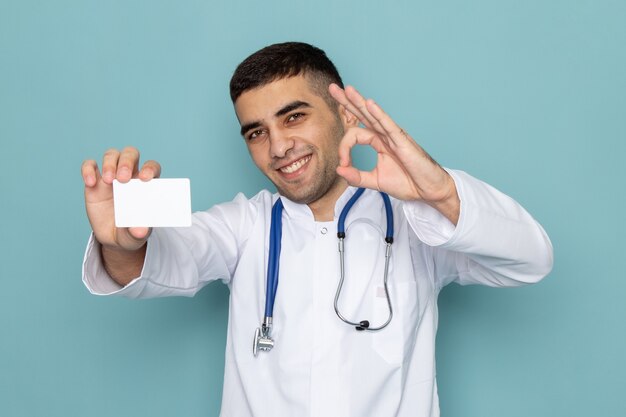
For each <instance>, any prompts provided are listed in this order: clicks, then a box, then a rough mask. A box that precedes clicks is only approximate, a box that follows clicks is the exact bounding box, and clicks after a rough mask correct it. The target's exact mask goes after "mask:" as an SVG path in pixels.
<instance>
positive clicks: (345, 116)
mask: <svg viewBox="0 0 626 417" xmlns="http://www.w3.org/2000/svg"><path fill="white" fill-rule="evenodd" d="M339 117H340V118H341V121H342V123H343V126H344V127H345V128H348V127H355V126H358V125H359V119H358V117H356V116H355V115H354V114H352V113H351V112H350V111H349V110H348V109H346V107H345V106H344V105H343V104H339Z"/></svg>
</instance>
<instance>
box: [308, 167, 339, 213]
mask: <svg viewBox="0 0 626 417" xmlns="http://www.w3.org/2000/svg"><path fill="white" fill-rule="evenodd" d="M346 188H348V183H347V182H346V180H344V179H343V178H342V177H338V178H337V181H336V182H335V183H334V184H333V185H332V187H331V188H330V189H329V190H328V191H327V192H326V194H324V195H323V196H322V197H321V198H319V199H317V200H315V201H313V202H312V203H309V204H308V206H309V208H310V209H311V211H312V212H313V217H314V218H315V221H317V222H329V221H332V220H333V219H334V218H335V203H337V199H339V197H340V196H341V194H343V192H344V191H345V190H346Z"/></svg>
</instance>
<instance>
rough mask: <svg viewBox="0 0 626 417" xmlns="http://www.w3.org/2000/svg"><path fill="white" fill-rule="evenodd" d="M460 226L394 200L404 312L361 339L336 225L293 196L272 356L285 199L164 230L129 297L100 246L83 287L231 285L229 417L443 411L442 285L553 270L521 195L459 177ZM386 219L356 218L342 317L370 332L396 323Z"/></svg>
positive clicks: (188, 292) (180, 291) (242, 203)
mask: <svg viewBox="0 0 626 417" xmlns="http://www.w3.org/2000/svg"><path fill="white" fill-rule="evenodd" d="M450 173H451V174H452V176H453V178H454V180H455V183H456V186H457V190H458V193H459V196H460V199H461V214H460V218H459V221H458V224H457V226H456V227H454V225H452V224H451V223H450V222H449V221H448V220H447V219H446V218H445V217H443V216H442V215H441V214H440V213H439V212H437V211H436V210H434V209H433V208H431V207H430V206H428V205H426V204H424V203H420V202H405V201H400V200H394V199H392V205H393V211H394V217H395V218H394V228H395V236H394V244H393V247H392V257H391V266H390V272H389V291H390V295H391V299H392V304H393V309H394V316H393V320H392V321H391V323H390V325H389V326H388V327H387V328H385V329H383V330H381V331H379V332H357V331H356V330H355V329H354V328H353V327H350V326H348V325H346V324H345V323H343V322H341V321H340V320H339V319H338V318H337V316H336V315H335V312H334V309H333V302H334V297H335V291H336V288H337V283H338V280H339V256H338V251H337V236H336V234H337V233H336V232H337V218H338V217H339V213H340V212H341V209H342V208H343V207H344V205H345V203H346V202H347V200H348V199H349V198H350V197H351V196H352V194H353V193H354V192H355V188H348V189H347V190H346V192H345V193H344V194H343V195H342V196H341V197H340V198H339V200H338V201H337V204H336V208H335V220H334V221H332V222H315V221H314V219H313V215H312V213H311V211H310V209H309V208H308V206H306V205H300V204H296V203H293V202H291V201H289V200H287V199H286V198H284V197H283V204H284V211H283V236H282V253H281V258H280V280H279V286H278V292H277V296H276V302H275V307H274V327H273V329H272V336H273V338H274V340H275V347H274V349H273V350H272V351H270V352H260V353H259V355H258V356H257V357H256V358H255V357H254V356H253V354H252V339H253V335H254V330H255V329H256V328H257V327H259V326H260V324H261V322H262V320H263V314H264V307H265V282H266V268H267V260H268V252H269V250H268V248H269V237H268V236H269V231H270V217H271V208H272V204H273V202H274V201H275V200H276V198H278V196H277V195H272V194H271V193H270V192H268V191H262V192H260V193H259V194H257V195H256V196H255V197H253V198H252V199H249V200H248V199H246V198H245V197H244V196H243V195H241V194H240V195H238V196H237V197H236V198H235V199H234V200H233V201H232V202H229V203H225V204H220V205H217V206H215V207H213V208H211V209H210V210H208V211H205V212H199V213H195V214H194V219H193V226H192V227H191V228H180V229H179V228H176V229H174V228H172V229H167V228H164V229H155V230H153V233H152V235H151V236H150V238H149V240H148V248H147V255H146V261H145V265H144V268H143V271H142V274H141V276H140V277H138V278H137V279H135V280H133V281H132V282H131V283H130V284H128V285H127V286H126V287H125V288H120V287H119V286H118V285H117V284H115V283H114V282H113V281H112V280H111V278H109V277H108V275H107V274H106V271H105V270H104V268H103V266H102V263H101V259H100V255H99V254H100V251H99V248H98V244H97V242H95V240H94V239H91V241H90V243H89V245H88V248H87V251H86V254H85V261H84V265H83V280H84V282H85V284H86V285H87V287H88V288H89V290H90V291H91V292H92V293H94V294H119V295H124V296H127V297H133V298H134V297H136V298H139V297H142V298H143V297H161V296H169V295H184V296H192V295H194V294H195V293H196V292H197V291H198V290H200V289H201V288H202V287H203V286H204V285H206V284H207V283H209V282H211V281H214V280H216V279H220V280H222V281H223V282H225V283H226V284H227V285H228V286H229V288H230V316H229V323H228V336H227V343H226V363H225V375H224V392H223V397H222V412H221V415H222V416H225V417H230V416H237V417H239V416H255V417H266V416H267V417H270V416H271V417H276V416H281V417H282V416H311V417H318V416H319V417H335V416H342V417H347V416H358V417H361V416H385V417H388V416H407V417H408V416H411V417H416V416H417V417H434V416H439V404H438V397H437V387H436V378H435V335H436V331H437V296H438V294H439V291H440V290H441V288H442V287H443V286H444V285H447V284H448V283H450V282H458V283H460V284H483V285H489V286H507V287H510V286H518V285H522V284H527V283H534V282H537V281H539V280H540V279H541V278H542V277H544V276H545V275H546V274H547V273H548V272H549V271H550V270H551V268H552V247H551V244H550V241H549V239H548V237H547V236H546V234H545V232H544V230H543V229H542V228H541V226H540V225H539V224H538V223H537V222H535V220H533V218H532V217H531V216H530V215H529V214H528V213H527V212H526V211H525V210H524V209H523V208H522V207H521V206H520V205H519V204H517V203H516V202H515V201H514V200H512V199H511V198H509V197H508V196H506V195H504V194H502V193H500V192H499V191H497V190H495V189H494V188H492V187H491V186H489V185H487V184H485V183H483V182H481V181H479V180H477V179H475V178H472V177H471V176H469V175H467V174H466V173H463V172H460V171H450ZM385 221H386V220H385V210H384V207H383V201H382V199H381V198H380V196H379V194H378V193H377V192H375V191H372V190H366V192H365V193H364V194H363V196H361V198H360V199H359V200H358V201H357V203H356V204H355V205H354V207H353V208H352V210H351V211H350V214H349V215H348V218H347V220H346V243H345V247H346V249H345V250H346V282H345V284H344V288H343V291H342V296H341V300H340V308H341V312H342V314H344V315H345V316H348V318H350V319H353V320H352V321H360V320H363V319H368V320H369V321H370V322H371V323H372V326H374V325H376V324H379V323H380V322H382V321H384V320H385V319H386V317H387V302H386V299H385V296H384V291H383V290H382V285H383V281H382V280H383V269H384V254H385V252H384V250H385V246H384V242H383V238H384V233H385V227H386V226H385V225H386V223H385Z"/></svg>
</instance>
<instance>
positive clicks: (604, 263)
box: [0, 0, 626, 417]
mask: <svg viewBox="0 0 626 417" xmlns="http://www.w3.org/2000/svg"><path fill="white" fill-rule="evenodd" d="M625 22H626V2H624V1H623V0H622V1H610V0H593V1H591V0H579V1H564V0H552V1H538V0H531V1H513V0H498V1H496V0H475V1H471V2H470V1H449V0H446V1H438V2H431V1H421V0H420V1H389V2H386V3H384V2H381V1H375V2H374V1H358V2H357V1H354V2H339V1H337V2H331V1H328V0H323V1H321V0H320V1H316V2H301V1H289V2H287V1H264V2H261V1H252V0H247V1H233V2H230V3H227V2H209V1H165V0H158V1H128V0H125V1H62V0H59V1H54V2H50V1H32V0H21V1H17V0H15V1H7V0H0V146H1V148H0V187H1V194H0V195H1V197H0V210H1V217H0V219H1V220H0V222H1V224H2V228H1V232H0V244H1V247H0V249H1V250H0V280H1V281H0V282H1V289H0V415H2V416H79V415H80V416H96V417H98V416H153V417H157V416H215V415H217V414H218V410H219V404H220V397H221V388H222V372H223V350H224V345H225V330H226V319H227V317H226V315H227V302H228V301H227V297H228V291H227V289H226V288H225V287H224V286H222V285H221V284H213V285H211V286H209V287H208V288H206V289H205V290H203V291H202V292H201V293H200V294H199V295H198V296H196V297H195V298H193V299H182V298H172V299H160V300H148V301H129V300H125V299H116V298H101V297H95V296H91V295H89V294H88V292H87V291H86V289H85V288H84V287H83V286H82V283H81V281H80V274H81V262H82V255H83V250H84V245H85V243H86V241H87V237H88V233H89V225H88V222H87V220H86V216H85V215H84V204H83V197H82V182H81V178H80V175H79V167H80V164H81V162H82V160H83V159H87V158H97V159H100V157H101V155H102V153H103V152H104V151H105V150H106V149H107V148H109V147H118V148H119V147H123V146H126V145H129V144H132V145H135V146H137V147H138V148H140V149H141V150H142V153H143V155H144V156H145V157H146V158H150V159H157V160H159V161H160V162H161V163H162V164H163V166H164V173H163V175H164V176H166V177H190V178H191V180H192V193H193V206H194V209H196V210H199V209H204V208H207V207H209V206H210V205H212V204H214V203H217V202H221V201H225V200H229V199H231V198H232V197H233V196H234V195H235V193H236V192H237V191H244V192H245V193H246V194H247V195H248V196H251V195H253V194H255V193H256V192H257V191H258V190H259V189H260V188H262V187H266V186H267V185H268V184H267V182H266V180H265V179H264V178H263V177H261V175H260V174H259V173H257V171H256V169H255V167H254V166H253V164H252V163H251V162H250V159H249V156H248V155H247V152H246V150H245V146H244V143H243V141H242V139H241V138H240V137H239V135H238V124H237V120H236V118H235V116H234V113H233V111H232V106H231V103H230V101H229V97H228V89H227V85H228V80H229V78H230V75H231V74H232V71H233V70H234V68H235V66H236V65H237V64H238V63H239V62H240V61H241V60H242V59H243V58H244V57H246V56H247V55H248V54H250V53H252V52H253V51H255V50H257V49H258V48H260V47H262V46H265V45H267V44H270V43H274V42H279V41H286V40H301V41H306V42H310V43H313V44H316V45H318V46H320V47H322V48H323V49H325V50H326V51H327V52H328V54H329V56H330V57H332V58H333V59H334V61H335V63H336V64H337V66H338V68H339V70H340V71H341V72H342V75H343V77H344V80H345V81H346V82H347V83H350V84H353V85H355V86H357V87H358V88H360V89H361V90H362V91H363V92H364V93H365V94H366V95H367V96H371V97H374V98H375V99H376V100H377V101H378V102H379V103H381V105H382V106H383V107H384V108H385V109H386V110H387V112H388V113H390V114H391V115H392V116H393V117H394V118H395V120H396V121H397V122H398V123H399V124H400V125H402V126H403V127H404V128H405V129H406V130H407V131H409V132H410V133H411V134H412V135H413V136H414V137H415V138H417V140H418V141H419V143H420V144H422V146H424V148H426V149H427V150H428V151H429V152H430V153H431V154H432V155H433V156H434V157H435V158H436V159H437V160H438V161H440V162H441V163H442V164H443V165H445V166H448V167H453V168H459V169H463V170H466V171H468V172H470V173H472V174H473V175H475V176H477V177H479V178H481V179H484V180H486V181H487V182H489V183H491V184H493V185H494V186H496V187H498V188H500V189H501V190H503V191H505V192H507V193H508V194H510V195H511V196H513V197H514V198H516V199H517V200H518V201H520V202H521V203H522V204H524V205H525V206H526V207H527V208H528V210H529V211H530V212H531V213H533V215H534V216H535V217H536V218H537V219H538V220H539V221H540V222H541V223H542V224H543V225H544V227H545V228H546V230H547V231H548V233H549V234H550V236H551V238H552V242H553V244H554V247H555V259H556V263H555V266H554V270H553V272H552V273H551V274H550V276H549V277H548V278H546V280H544V281H543V282H542V283H540V284H538V285H536V286H531V287H525V288H521V289H489V288H482V287H464V288H462V287H458V286H450V287H449V288H447V289H445V290H444V292H443V294H442V296H441V298H440V307H441V323H440V331H439V335H438V351H437V354H438V378H439V388H440V396H441V408H442V412H443V415H444V416H452V417H456V416H460V417H464V416H468V417H470V416H475V417H485V416H498V417H500V416H510V417H517V416H519V417H528V416H535V417H539V416H546V417H548V416H549V417H555V416H568V417H575V416H581V417H583V416H584V417H589V416H624V415H626V397H625V396H624V394H623V391H624V388H625V387H626V377H625V375H626V363H625V360H624V351H625V350H626V325H625V324H624V319H625V318H626V303H624V298H625V295H626V279H625V278H626V276H625V274H624V268H623V267H622V265H621V261H622V260H623V258H624V256H625V255H624V253H625V249H626V246H625V245H624V243H623V240H622V239H621V238H622V237H623V235H624V233H625V232H626V228H625V221H624V209H625V208H626V207H625V201H626V197H625V192H624V184H623V183H624V179H626V175H625V174H626V173H625V168H624V162H623V161H624V157H625V156H626V152H625V151H626V149H625V141H626V111H625V110H626V24H625ZM359 153H360V159H361V163H362V164H364V165H366V166H367V165H368V164H371V162H372V161H371V159H372V158H371V156H372V155H371V154H370V153H368V152H364V151H359ZM252 330H253V329H250V331H251V332H252Z"/></svg>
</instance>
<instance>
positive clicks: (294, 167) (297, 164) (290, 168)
mask: <svg viewBox="0 0 626 417" xmlns="http://www.w3.org/2000/svg"><path fill="white" fill-rule="evenodd" d="M310 159H311V155H309V156H307V157H305V158H302V159H298V160H297V161H296V162H294V163H293V164H291V165H287V166H286V167H282V168H281V169H280V171H281V172H284V173H285V174H291V173H292V172H296V171H297V170H299V169H300V168H302V166H303V165H304V164H306V163H307V162H309V160H310Z"/></svg>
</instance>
